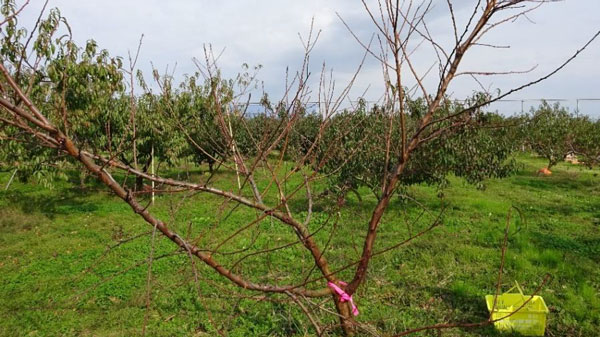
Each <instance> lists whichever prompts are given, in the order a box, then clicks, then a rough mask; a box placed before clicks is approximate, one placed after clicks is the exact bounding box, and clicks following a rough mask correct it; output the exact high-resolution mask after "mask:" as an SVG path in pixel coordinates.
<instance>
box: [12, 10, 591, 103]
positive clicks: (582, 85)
mask: <svg viewBox="0 0 600 337" xmlns="http://www.w3.org/2000/svg"><path fill="white" fill-rule="evenodd" d="M42 3H43V2H42V1H41V0H37V1H33V4H32V5H30V7H29V8H27V10H26V11H25V12H24V14H23V16H22V19H21V20H22V22H24V23H28V24H29V25H31V24H33V22H34V20H35V17H36V16H37V12H38V10H39V8H40V7H41V5H42ZM471 3H475V2H468V1H462V0H461V1H457V4H460V7H455V11H456V13H457V17H458V19H459V22H462V21H464V20H466V18H467V15H468V14H469V13H470V12H469V11H470V10H471V9H472V8H473V7H472V6H473V5H472V4H471ZM49 6H50V7H58V8H60V9H61V12H62V14H63V15H64V16H65V17H67V19H68V20H69V22H70V24H71V26H72V28H73V32H74V36H75V39H76V40H77V41H78V42H79V43H83V42H84V41H85V40H87V39H89V38H94V39H95V40H96V41H98V43H99V45H100V46H101V47H103V48H107V49H108V50H109V51H110V52H111V54H113V55H121V56H126V55H127V52H128V50H132V51H134V50H135V49H136V47H137V43H138V40H139V37H140V35H141V34H145V38H144V44H143V47H142V54H141V57H140V63H139V64H140V67H141V68H142V69H143V70H145V71H146V72H149V70H150V68H151V67H150V62H151V61H152V62H153V64H154V65H155V66H156V67H157V68H158V69H161V70H162V69H165V67H166V66H167V65H170V66H171V68H172V67H173V65H174V64H175V63H177V70H178V71H177V72H178V74H180V75H181V74H184V73H191V72H194V71H195V67H194V65H193V63H192V61H191V59H192V57H202V46H203V44H205V43H211V44H212V45H213V47H214V49H215V50H221V49H222V48H226V51H225V53H224V55H223V57H222V58H221V59H220V65H221V66H222V67H223V70H224V73H225V74H228V75H230V76H232V75H234V74H235V73H236V72H237V71H238V70H239V69H240V65H241V64H242V63H248V64H250V65H256V64H262V65H263V66H264V70H263V71H262V72H261V79H262V80H264V81H265V86H266V88H267V90H268V91H270V92H271V93H273V94H274V95H277V94H279V93H280V92H281V87H282V85H283V83H284V79H283V75H284V73H285V68H286V66H288V65H289V66H290V68H291V69H293V68H295V67H297V66H298V65H299V63H300V62H301V59H302V46H301V43H300V40H299V39H298V33H301V34H303V35H306V33H307V32H308V29H309V26H310V22H311V19H312V18H313V17H314V19H315V28H316V29H321V30H322V35H321V38H320V42H319V44H318V46H317V48H315V50H314V55H313V58H312V64H313V65H314V66H315V70H319V69H320V67H321V63H322V62H323V61H327V65H328V67H331V68H333V69H334V70H335V74H336V79H337V80H338V82H339V84H338V87H341V86H342V84H343V82H344V80H348V79H349V78H350V77H351V75H352V73H353V71H354V69H355V68H356V66H357V64H358V62H359V61H360V59H361V57H362V53H363V51H362V50H361V47H360V46H359V45H358V44H357V43H356V42H355V41H354V39H353V37H352V36H351V35H350V34H349V33H348V32H347V31H346V29H345V28H344V26H343V25H342V23H341V22H340V20H338V18H337V17H336V12H339V13H340V15H341V16H342V17H344V19H345V20H346V21H347V22H348V23H349V24H350V25H351V26H352V28H353V29H355V31H356V33H357V34H358V35H359V36H361V37H362V38H364V39H366V40H368V38H369V37H370V35H371V34H372V32H373V31H374V27H373V26H372V25H370V24H369V22H368V16H367V15H366V13H365V12H364V9H363V7H362V4H361V3H360V1H352V2H350V1H343V0H305V1H291V0H287V1H286V0H262V1H258V0H246V1H241V0H238V1H231V0H230V1H219V2H217V1H210V0H198V1H194V0H177V1H161V0H120V1H116V0H87V1H82V0H51V1H50V5H49ZM599 11H600V2H598V1H573V0H569V1H563V2H558V3H551V4H546V5H543V6H542V8H540V9H538V10H537V11H535V12H534V13H531V14H530V15H529V18H530V19H531V20H532V21H534V22H536V24H532V23H531V22H529V21H528V20H525V19H523V18H522V19H519V20H517V21H516V22H514V23H510V24H508V25H506V26H504V27H501V28H499V30H498V31H497V32H494V33H492V34H490V35H489V36H488V37H487V39H486V40H485V42H486V43H493V44H500V45H504V44H510V45H511V48H510V49H491V48H483V47H479V48H477V49H473V50H472V54H471V55H469V56H468V57H467V59H466V60H465V61H466V63H465V65H464V66H463V68H462V69H464V70H467V69H468V70H512V69H517V70H518V69H527V68H529V67H531V66H532V65H536V64H537V65H538V68H536V69H535V70H534V71H533V72H531V73H529V74H524V75H510V76H501V77H493V78H482V82H484V84H485V85H486V86H491V87H492V88H500V89H502V90H506V89H508V88H511V87H514V86H515V85H517V84H520V83H523V82H524V81H527V80H531V79H534V78H536V77H539V76H541V75H543V74H545V73H547V72H548V71H549V70H551V69H553V68H554V67H556V66H558V65H559V64H560V63H561V62H563V61H564V60H565V59H566V58H568V57H569V56H570V55H571V54H572V53H573V52H574V51H575V50H576V49H577V48H579V47H580V46H581V45H582V44H583V43H584V42H585V41H586V40H587V39H588V38H589V37H591V35H592V33H594V32H595V30H597V29H598V28H600V27H598V20H597V13H598V12H599ZM446 13H447V9H446V4H445V1H437V2H435V8H434V10H433V12H432V13H431V17H430V21H429V24H430V28H431V29H432V33H433V34H434V35H436V36H437V37H439V38H440V39H441V40H442V41H446V43H450V42H451V41H452V39H453V36H452V34H451V29H450V27H451V26H450V21H449V17H448V16H447V15H446ZM599 59H600V41H597V42H596V43H594V44H593V45H592V46H590V48H589V49H588V50H587V51H586V52H585V54H583V55H581V56H580V57H579V58H578V59H576V60H575V61H574V62H573V63H572V64H571V65H569V66H568V67H567V68H566V69H564V70H563V71H562V72H560V73H559V74H557V75H556V76H555V77H553V78H551V79H549V80H548V81H545V82H544V83H542V84H540V85H537V86H535V87H533V88H530V89H527V90H525V91H523V92H521V93H519V94H518V95H516V96H515V97H519V98H538V97H561V98H571V99H575V98H580V97H600V92H599V91H598V88H600V63H598V62H597V60H599ZM415 60H416V62H415V64H416V66H417V67H418V68H419V69H420V70H424V69H427V68H429V66H430V65H431V64H433V62H434V61H435V60H436V58H435V56H434V55H433V54H432V53H431V49H427V48H425V47H424V48H423V50H422V51H421V52H420V53H417V54H415ZM380 73H381V71H380V68H379V67H378V66H377V64H376V63H375V62H374V61H373V60H370V61H369V62H368V63H367V64H366V66H365V69H364V70H363V72H362V73H361V76H360V78H359V81H358V82H357V84H356V88H355V90H354V91H353V94H354V95H359V94H360V93H362V92H363V90H364V89H365V88H367V87H370V90H369V94H368V98H369V99H373V98H376V97H379V93H378V91H380V90H381V88H382V83H381V74H380ZM433 80H434V78H433V76H431V78H430V79H429V82H427V83H428V84H429V85H430V86H433V85H434V83H433ZM477 89H478V86H477V85H476V84H475V83H474V82H473V81H472V80H468V79H466V78H465V79H461V80H459V81H457V82H456V83H455V84H454V85H453V86H452V88H451V92H453V93H454V94H455V95H456V96H457V97H458V98H462V97H464V96H467V95H469V94H470V93H471V92H472V91H473V90H477ZM596 109H597V110H598V111H600V104H597V107H596ZM596 113H598V112H596Z"/></svg>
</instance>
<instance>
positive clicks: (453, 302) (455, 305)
mask: <svg viewBox="0 0 600 337" xmlns="http://www.w3.org/2000/svg"><path fill="white" fill-rule="evenodd" d="M428 290H429V291H431V292H432V293H434V294H436V296H437V297H439V298H441V299H442V301H443V302H444V303H445V304H446V305H447V306H448V307H450V308H452V309H453V311H455V312H458V313H460V314H459V315H457V317H456V318H454V319H455V320H456V321H457V322H463V323H479V322H483V321H486V320H487V319H488V318H489V312H488V309H487V305H486V303H485V298H484V296H480V295H476V294H474V293H472V292H470V291H468V289H467V288H464V287H455V288H454V289H450V288H438V287H434V288H428ZM455 330H456V331H460V330H468V331H469V332H470V333H472V334H474V335H476V336H481V337H492V336H498V337H500V336H502V337H509V336H515V337H516V336H521V334H518V333H504V332H499V331H497V330H496V329H495V328H494V326H493V324H489V325H484V326H481V327H475V328H456V329H455Z"/></svg>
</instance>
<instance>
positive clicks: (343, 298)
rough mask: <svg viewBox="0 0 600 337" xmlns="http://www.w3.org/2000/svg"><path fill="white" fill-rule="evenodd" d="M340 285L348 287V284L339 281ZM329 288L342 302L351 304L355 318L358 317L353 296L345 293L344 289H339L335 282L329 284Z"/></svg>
mask: <svg viewBox="0 0 600 337" xmlns="http://www.w3.org/2000/svg"><path fill="white" fill-rule="evenodd" d="M339 284H341V285H343V286H346V285H348V284H347V283H346V282H343V281H339ZM327 286H328V287H329V288H330V289H331V290H333V291H334V292H335V293H336V294H338V295H339V296H340V302H350V303H351V304H352V314H353V315H354V316H358V308H357V307H356V305H355V304H354V301H353V300H352V295H348V293H347V292H345V291H344V290H343V289H342V288H340V287H338V286H337V284H335V283H333V282H327Z"/></svg>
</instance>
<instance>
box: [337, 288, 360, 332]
mask: <svg viewBox="0 0 600 337" xmlns="http://www.w3.org/2000/svg"><path fill="white" fill-rule="evenodd" d="M333 301H334V303H335V308H336V310H337V312H338V315H339V319H340V326H341V327H342V331H343V333H344V336H354V330H355V329H354V322H353V321H354V319H353V318H352V309H351V308H350V303H349V302H341V301H340V299H339V297H338V296H337V295H336V294H334V295H333Z"/></svg>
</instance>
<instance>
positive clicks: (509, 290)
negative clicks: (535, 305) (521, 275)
mask: <svg viewBox="0 0 600 337" xmlns="http://www.w3.org/2000/svg"><path fill="white" fill-rule="evenodd" d="M515 288H517V290H518V291H519V294H521V299H523V302H525V301H527V298H526V296H525V295H524V294H523V289H521V286H520V285H519V282H517V281H516V280H515V285H514V286H513V287H512V288H510V289H508V290H507V291H505V292H504V293H503V295H504V294H508V293H509V292H511V291H512V290H513V289H515Z"/></svg>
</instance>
